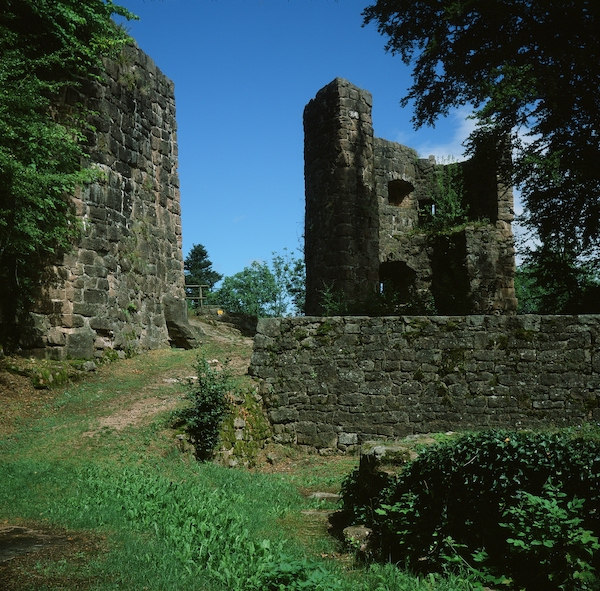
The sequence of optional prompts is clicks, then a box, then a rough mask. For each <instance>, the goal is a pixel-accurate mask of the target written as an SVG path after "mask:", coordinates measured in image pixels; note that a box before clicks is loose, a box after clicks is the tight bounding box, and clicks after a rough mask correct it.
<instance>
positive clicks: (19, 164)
mask: <svg viewBox="0 0 600 591" xmlns="http://www.w3.org/2000/svg"><path fill="white" fill-rule="evenodd" d="M113 14H118V15H121V16H124V17H126V18H133V15H132V14H131V13H130V12H129V11H127V10H126V9H125V8H122V7H120V6H117V5H115V4H113V3H112V2H111V1H110V0H107V1H104V0H86V1H85V2H81V0H0V281H1V282H2V292H3V293H2V300H1V302H0V316H2V321H3V323H4V326H7V325H8V326H11V325H12V326H13V327H14V326H15V324H16V321H17V320H18V319H19V318H23V317H24V314H25V313H26V312H27V311H28V309H30V307H31V305H32V303H33V302H35V301H37V300H39V298H40V290H41V286H42V285H43V284H44V281H45V280H47V279H48V273H47V272H48V269H49V266H50V264H51V263H52V262H53V261H54V260H56V257H57V256H58V255H59V254H60V253H61V252H63V251H65V250H67V249H69V248H70V246H71V243H72V241H73V239H75V238H76V237H77V236H78V232H79V224H78V223H77V219H76V216H75V213H74V211H73V208H72V203H71V199H70V197H71V195H73V193H74V190H75V187H76V186H77V185H80V184H82V183H85V182H87V181H89V180H91V179H92V178H94V173H93V171H92V170H90V169H89V167H86V163H85V150H84V146H85V139H86V133H87V132H89V131H91V130H90V128H89V127H88V125H87V124H86V113H85V110H84V109H83V108H82V107H81V105H79V104H77V103H76V101H74V100H73V99H72V98H71V97H70V96H69V89H72V88H76V87H78V86H80V85H81V84H82V83H83V82H85V81H88V80H90V79H94V78H99V77H100V76H101V72H102V58H103V57H104V56H111V55H115V53H116V52H118V51H119V49H120V48H121V47H122V46H123V44H124V43H126V42H127V41H128V40H129V37H128V35H127V34H126V33H125V32H124V31H123V30H122V29H120V28H118V27H117V26H116V25H115V23H114V22H113V21H112V19H111V16H112V15H113ZM7 338H9V335H4V338H3V340H5V341H6V340H7Z"/></svg>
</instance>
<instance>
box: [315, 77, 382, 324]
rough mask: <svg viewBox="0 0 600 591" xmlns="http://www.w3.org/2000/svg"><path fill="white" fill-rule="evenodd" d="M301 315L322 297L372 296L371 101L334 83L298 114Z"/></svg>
mask: <svg viewBox="0 0 600 591" xmlns="http://www.w3.org/2000/svg"><path fill="white" fill-rule="evenodd" d="M304 133H305V144H304V146H305V148H304V159H305V181H306V216H305V220H306V223H305V230H304V231H305V257H306V313H307V314H308V315H311V314H320V313H321V312H322V311H323V307H322V295H323V293H324V292H326V291H328V290H335V291H336V292H341V293H344V294H346V296H347V297H349V298H351V299H356V300H362V299H364V298H366V297H368V296H369V295H371V294H372V293H374V292H375V290H376V289H377V284H378V260H379V252H378V246H377V234H378V223H379V222H378V211H377V201H376V196H375V184H374V181H375V179H374V176H373V125H372V122H371V94H370V93H368V92H366V91H364V90H360V89H358V88H356V87H355V86H352V85H351V84H350V83H349V82H347V81H346V80H343V79H341V78H336V79H335V80H334V81H333V82H332V83H331V84H329V85H327V86H326V87H325V88H323V89H321V90H320V91H319V93H318V94H317V96H316V97H315V98H314V99H313V100H312V101H310V103H308V105H307V106H306V108H305V110H304Z"/></svg>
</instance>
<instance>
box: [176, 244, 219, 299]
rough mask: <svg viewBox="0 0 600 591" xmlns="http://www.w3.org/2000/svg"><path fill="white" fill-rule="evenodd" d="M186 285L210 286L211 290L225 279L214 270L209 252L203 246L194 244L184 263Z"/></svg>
mask: <svg viewBox="0 0 600 591" xmlns="http://www.w3.org/2000/svg"><path fill="white" fill-rule="evenodd" d="M183 270H184V273H185V283H186V285H208V289H209V290H211V289H212V288H213V287H214V285H215V283H217V282H219V281H221V279H223V275H221V273H217V271H215V270H214V269H213V268H212V262H211V261H210V259H209V258H208V251H207V250H206V248H205V247H204V246H202V244H194V245H193V246H192V248H191V250H190V252H189V254H188V255H187V257H186V258H185V261H183Z"/></svg>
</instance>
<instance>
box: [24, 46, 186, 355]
mask: <svg viewBox="0 0 600 591" xmlns="http://www.w3.org/2000/svg"><path fill="white" fill-rule="evenodd" d="M69 100H72V101H78V102H82V103H84V104H85V105H86V106H87V108H88V109H90V110H91V111H93V112H95V115H94V116H93V117H92V120H91V123H92V124H93V125H94V127H95V133H92V134H91V135H90V138H89V154H90V164H91V166H93V167H96V168H98V169H99V170H100V171H101V175H102V176H101V178H100V180H99V181H98V182H95V183H93V184H91V185H89V186H86V187H83V188H81V190H80V191H79V192H78V194H77V195H75V197H74V201H75V206H76V208H77V213H78V215H79V217H80V219H81V220H82V223H83V236H82V238H81V240H80V241H79V243H78V244H77V245H76V246H75V248H74V249H73V251H72V252H71V253H69V254H67V255H66V256H65V258H64V260H62V261H61V262H60V263H59V264H57V266H56V268H55V274H56V277H57V282H56V283H55V285H54V287H52V288H51V289H50V291H49V292H48V293H46V294H45V298H44V299H43V301H42V302H41V303H40V306H39V308H38V309H37V310H36V313H35V314H33V316H32V318H33V321H34V329H33V330H32V331H25V332H24V338H23V343H22V345H23V347H24V348H26V349H28V350H29V351H30V352H32V353H36V354H38V355H40V356H46V357H49V358H53V359H62V358H65V357H73V358H91V357H94V356H101V355H103V354H104V353H105V352H106V351H107V350H117V352H118V351H122V352H127V351H129V350H132V349H139V348H144V349H151V348H157V347H161V346H165V345H168V344H169V343H175V344H178V345H181V346H188V345H190V344H192V343H193V335H192V333H191V330H190V329H189V326H186V322H187V316H186V307H185V294H184V288H183V286H184V275H183V258H182V252H181V211H180V197H179V178H178V176H177V136H176V121H175V98H174V86H173V83H172V82H171V81H170V80H169V79H168V78H166V77H165V76H164V75H163V74H162V73H161V72H160V70H159V69H158V68H157V67H156V65H155V64H154V62H153V61H152V60H151V59H150V58H149V57H148V56H147V55H146V54H144V53H143V52H142V51H140V50H139V49H138V48H137V47H134V46H131V47H127V48H126V49H125V50H124V52H123V54H122V55H121V57H120V58H119V60H117V61H113V62H109V63H107V74H106V81H105V83H103V84H99V83H97V82H89V83H87V84H86V85H85V86H84V87H83V88H82V89H80V90H79V91H77V92H75V91H73V96H71V97H70V98H69Z"/></svg>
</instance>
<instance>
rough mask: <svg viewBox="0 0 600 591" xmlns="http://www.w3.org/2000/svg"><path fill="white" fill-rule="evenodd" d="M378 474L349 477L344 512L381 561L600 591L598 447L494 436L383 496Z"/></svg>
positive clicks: (463, 441) (409, 472)
mask: <svg viewBox="0 0 600 591" xmlns="http://www.w3.org/2000/svg"><path fill="white" fill-rule="evenodd" d="M361 472H362V473H361ZM372 472H373V471H372V470H370V469H369V468H368V466H363V467H361V468H359V469H357V471H355V472H354V473H353V474H351V475H350V477H349V478H348V479H347V481H346V482H345V484H344V490H343V503H344V505H343V506H344V512H345V514H346V515H347V516H349V520H350V521H354V522H358V521H362V522H363V523H366V524H367V525H369V526H370V527H372V528H373V529H374V538H375V540H376V543H377V551H378V553H379V555H380V556H381V557H385V558H386V559H391V560H393V561H401V562H403V563H404V562H406V563H407V564H408V565H409V566H410V567H411V568H413V569H416V570H444V569H447V568H448V567H449V566H450V565H452V564H453V563H456V564H460V565H462V566H463V567H465V566H466V567H467V568H469V569H470V570H471V571H472V572H474V573H476V574H478V575H479V576H482V577H483V576H487V577H488V578H487V580H491V581H493V582H495V583H496V584H499V583H502V582H504V583H505V584H511V583H510V582H511V581H512V582H513V583H512V584H514V585H515V588H517V589H520V588H523V587H525V588H527V589H563V590H569V589H572V590H575V589H577V590H582V589H598V588H599V587H598V583H597V582H596V580H595V578H594V573H595V571H596V569H597V568H598V566H600V552H598V550H599V549H600V546H599V545H598V534H599V533H600V514H599V512H598V508H599V507H600V441H598V439H597V438H594V437H590V436H586V435H585V434H583V433H580V432H578V431H574V430H572V429H568V430H562V431H556V432H529V431H518V432H511V431H501V430H498V431H496V430H491V431H486V432H482V433H477V434H470V435H465V436H463V437H460V438H459V439H458V440H456V441H450V442H447V443H445V444H441V445H439V446H436V447H432V448H429V449H427V450H426V451H424V452H423V453H422V454H421V455H420V456H419V457H418V458H417V459H416V460H414V461H413V462H412V463H410V464H409V465H408V466H407V467H406V468H405V470H404V471H403V472H402V473H401V474H400V475H399V476H397V477H391V476H387V477H385V478H383V477H382V478H380V479H379V485H380V487H379V488H377V487H376V490H373V480H372ZM365 478H366V479H367V480H368V484H363V482H362V480H363V479H365ZM365 487H368V489H366V488H365ZM364 490H369V494H368V495H365V494H361V491H364ZM532 564H535V565H538V564H539V565H540V567H539V568H532Z"/></svg>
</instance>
